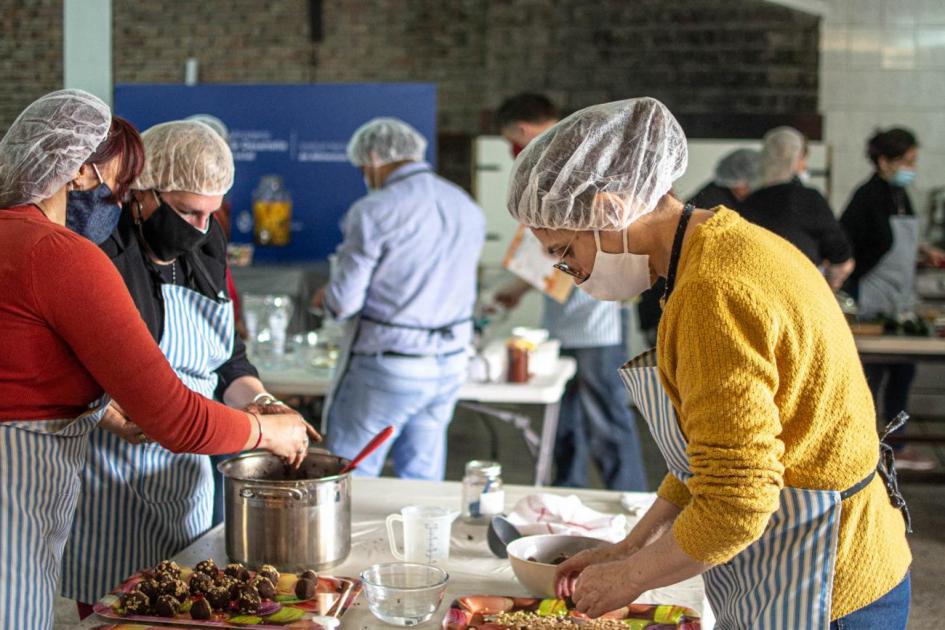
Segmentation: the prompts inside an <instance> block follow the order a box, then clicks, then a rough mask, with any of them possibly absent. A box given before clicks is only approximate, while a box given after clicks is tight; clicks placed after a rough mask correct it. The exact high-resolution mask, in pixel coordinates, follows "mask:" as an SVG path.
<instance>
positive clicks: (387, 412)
mask: <svg viewBox="0 0 945 630" xmlns="http://www.w3.org/2000/svg"><path fill="white" fill-rule="evenodd" d="M426 146H427V141H426V139H425V138H424V137H423V136H422V135H421V134H420V133H419V132H418V131H417V130H416V129H414V128H413V127H411V126H410V125H408V124H407V123H405V122H403V121H401V120H397V119H395V118H375V119H373V120H371V121H368V122H367V123H365V124H364V125H362V126H361V127H359V128H358V129H357V130H356V131H355V132H354V134H353V135H352V137H351V140H350V141H349V143H348V159H349V161H350V162H351V163H352V164H353V165H355V166H357V167H359V168H360V169H361V171H362V172H363V175H364V178H365V183H366V185H367V187H368V189H369V194H368V195H367V196H365V197H363V198H361V199H359V200H358V201H356V202H355V203H354V204H353V205H352V206H351V208H350V209H349V210H348V212H347V213H346V214H345V216H344V219H343V220H342V232H343V236H344V240H343V242H342V243H341V244H340V245H339V246H338V250H337V252H336V256H337V259H336V264H334V265H333V268H332V273H331V279H330V281H329V283H328V285H327V286H326V287H325V288H323V289H321V290H319V292H318V293H316V295H315V296H314V297H313V300H312V306H313V307H316V308H324V309H325V310H327V311H328V312H329V313H330V314H331V316H332V317H334V318H337V319H339V320H341V321H343V322H344V326H345V337H344V339H343V340H342V343H341V344H340V346H341V348H340V351H339V358H338V364H337V366H336V367H335V374H334V378H333V382H332V387H331V391H330V392H329V395H328V396H327V398H326V400H325V408H324V413H323V423H322V430H323V431H325V432H326V439H327V444H328V448H329V450H331V452H332V453H335V454H336V455H339V456H341V457H347V458H353V457H354V456H355V455H356V454H357V453H358V451H360V450H361V448H362V447H363V446H364V445H365V444H367V443H368V441H369V440H370V439H371V438H372V437H374V436H375V435H376V434H377V433H379V432H380V431H381V430H383V429H384V428H385V427H386V426H388V425H392V426H393V427H394V429H395V433H394V436H393V439H392V440H390V441H389V442H386V443H385V444H384V445H382V446H381V447H380V448H379V449H378V450H376V451H375V452H374V453H372V454H371V455H370V456H368V457H367V459H365V460H364V461H363V462H361V464H359V465H358V468H357V469H356V470H355V471H354V473H353V474H355V475H364V476H375V477H376V476H378V475H380V473H381V470H382V469H383V467H384V462H385V460H386V458H387V455H388V453H390V454H391V455H392V459H393V464H394V473H395V474H396V475H397V476H398V477H403V478H411V479H443V476H444V473H445V468H446V432H447V428H448V427H449V423H450V421H451V420H452V418H453V409H454V407H455V405H456V398H457V396H458V395H459V390H460V388H461V387H462V385H463V383H464V382H465V381H466V371H467V364H468V357H467V350H468V347H469V344H470V342H471V341H472V312H473V304H474V302H475V299H476V267H477V265H478V262H479V254H480V252H481V250H482V244H483V241H484V240H485V219H484V217H483V215H482V211H481V210H480V209H479V207H478V206H477V205H476V203H475V202H474V201H473V200H472V199H471V198H470V197H469V195H468V194H466V192H465V191H463V190H462V189H461V188H459V187H457V186H455V185H454V184H452V183H450V182H448V181H446V180H444V179H443V178H441V177H439V176H437V175H436V174H435V173H434V172H433V168H432V167H431V166H430V164H428V163H427V162H425V161H424V159H423V157H424V152H425V151H426Z"/></svg>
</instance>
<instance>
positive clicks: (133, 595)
mask: <svg viewBox="0 0 945 630" xmlns="http://www.w3.org/2000/svg"><path fill="white" fill-rule="evenodd" d="M121 606H122V608H124V609H125V614H126V615H146V614H148V609H149V608H151V598H150V597H148V596H147V595H145V594H144V593H142V592H141V591H131V592H130V593H125V594H124V595H122V596H121Z"/></svg>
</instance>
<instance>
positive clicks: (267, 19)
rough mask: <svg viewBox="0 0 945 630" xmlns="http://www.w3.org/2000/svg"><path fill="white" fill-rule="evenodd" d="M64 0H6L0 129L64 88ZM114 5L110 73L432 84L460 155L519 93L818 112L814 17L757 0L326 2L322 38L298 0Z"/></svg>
mask: <svg viewBox="0 0 945 630" xmlns="http://www.w3.org/2000/svg"><path fill="white" fill-rule="evenodd" d="M61 1H62V0H5V2H6V4H10V3H11V2H12V7H13V8H12V9H10V10H7V9H5V10H4V11H3V14H2V16H0V33H2V35H3V37H2V39H0V80H3V82H4V85H5V87H6V88H7V90H6V94H5V95H4V97H3V98H2V99H0V126H5V125H7V124H9V122H10V121H12V119H13V117H14V116H15V115H16V113H17V112H19V110H20V109H22V107H23V106H24V105H25V104H26V103H28V102H29V101H30V100H31V99H33V98H35V97H36V96H38V95H40V94H42V93H44V92H46V91H49V90H51V89H54V88H56V87H58V86H59V85H60V84H61V77H62V63H61V50H62V46H61V41H62V10H61ZM113 2H114V4H113V19H114V54H113V63H114V78H115V81H116V82H121V83H130V82H141V83H144V82H178V81H182V80H183V72H184V70H183V68H184V61H185V60H186V59H187V58H188V57H196V58H197V59H198V60H199V61H200V80H201V81H203V82H211V83H226V82H232V83H259V82H263V83H265V82H273V83H286V82H309V81H321V82H333V81H340V82H349V81H425V82H435V83H436V84H437V85H438V87H439V108H440V120H439V124H440V129H441V131H443V132H447V136H446V137H447V138H448V139H449V142H448V143H447V145H448V147H446V148H447V149H448V150H449V151H451V152H454V151H455V152H456V153H457V154H458V155H459V154H462V153H463V152H464V151H465V147H466V146H467V145H468V138H469V136H470V135H471V134H477V133H480V132H482V131H484V130H485V131H491V129H490V126H491V124H490V122H491V119H490V113H491V111H492V110H493V109H494V108H495V107H496V106H497V105H498V103H499V102H501V100H502V99H503V98H504V97H506V96H508V95H510V94H513V93H516V92H520V91H523V90H532V91H541V92H546V93H548V94H549V95H550V96H552V98H553V99H554V100H556V101H557V102H558V104H559V105H560V106H561V107H562V108H563V109H565V110H574V109H578V108H580V107H583V106H585V105H589V104H591V103H596V102H601V101H606V100H612V99H618V98H625V97H629V96H635V95H650V96H655V97H657V98H660V99H662V100H664V101H665V102H666V103H667V104H668V105H669V106H670V107H671V108H672V109H673V111H674V112H676V113H678V114H680V115H681V116H683V117H684V118H685V120H686V126H687V130H688V131H696V132H697V133H696V135H699V134H698V129H697V128H696V127H697V123H698V121H699V120H706V121H708V120H711V121H712V122H711V124H708V123H707V124H706V125H704V126H706V127H708V128H710V130H712V131H718V130H719V125H718V121H719V120H720V118H719V117H720V116H721V117H722V120H723V121H725V120H728V121H732V124H731V125H730V127H732V128H733V129H732V133H734V132H735V131H737V129H735V128H737V127H739V126H740V125H741V126H742V127H744V124H745V123H744V120H748V119H749V118H750V117H751V116H755V117H756V118H757V117H759V116H760V117H762V120H761V122H760V123H759V125H760V126H764V125H766V124H768V118H766V117H768V116H770V115H775V116H777V115H783V114H791V113H794V114H796V113H802V114H810V113H814V112H816V109H817V67H818V37H819V21H818V19H817V18H814V17H811V16H809V15H806V14H803V13H799V12H796V11H792V10H789V9H785V8H782V7H779V6H777V5H775V4H771V3H769V2H765V1H764V0H595V1H594V2H588V1H586V0H330V1H327V2H322V3H321V4H322V5H323V7H324V8H323V13H322V20H323V29H322V30H323V33H324V38H323V40H322V41H321V42H313V41H312V40H311V38H310V36H309V3H308V2H307V1H306V0H266V1H264V0H201V1H200V2H194V1H192V0H149V1H148V2H141V1H139V0H113ZM733 114H734V116H733ZM738 114H743V115H744V116H745V118H742V119H739V118H738V116H737V115H738ZM700 116H702V117H703V118H701V119H700V118H699V117H700ZM693 120H695V121H697V123H696V126H695V127H694V126H693V124H694V123H692V122H691V121H693ZM751 133H754V130H753V131H752V132H751ZM464 139H465V141H464ZM441 147H443V143H442V142H441ZM456 168H457V171H456V174H455V176H456V178H457V179H462V177H463V169H465V166H462V165H457V166H456Z"/></svg>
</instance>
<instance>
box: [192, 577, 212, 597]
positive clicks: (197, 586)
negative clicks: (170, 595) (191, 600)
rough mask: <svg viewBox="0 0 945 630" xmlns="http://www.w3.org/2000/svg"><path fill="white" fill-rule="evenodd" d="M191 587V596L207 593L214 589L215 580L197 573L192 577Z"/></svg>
mask: <svg viewBox="0 0 945 630" xmlns="http://www.w3.org/2000/svg"><path fill="white" fill-rule="evenodd" d="M188 586H189V587H190V594H191V595H200V594H204V593H207V592H208V591H209V590H210V589H211V588H213V578H211V577H210V576H209V575H207V574H206V573H196V572H194V573H193V574H192V575H191V576H190V583H189V584H188Z"/></svg>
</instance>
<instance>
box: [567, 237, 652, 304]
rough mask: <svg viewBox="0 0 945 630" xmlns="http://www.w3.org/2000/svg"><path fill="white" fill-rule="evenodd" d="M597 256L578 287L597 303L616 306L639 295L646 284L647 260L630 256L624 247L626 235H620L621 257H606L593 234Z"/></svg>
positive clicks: (647, 258)
mask: <svg viewBox="0 0 945 630" xmlns="http://www.w3.org/2000/svg"><path fill="white" fill-rule="evenodd" d="M594 242H595V243H596V244H597V255H596V256H595V257H594V268H593V269H592V270H591V275H590V276H588V278H587V280H585V281H584V282H582V283H581V284H579V285H578V286H579V287H580V288H581V290H583V291H584V292H585V293H587V294H588V295H590V296H591V297H592V298H594V299H597V300H605V301H611V302H619V301H622V300H629V299H631V298H635V297H636V296H638V295H640V294H641V293H643V292H644V291H646V290H647V289H649V288H650V287H651V286H652V284H651V283H650V257H649V256H646V255H644V254H631V253H630V249H629V247H628V245H627V231H626V230H624V231H623V253H622V254H609V253H607V252H605V251H603V250H602V249H601V248H600V233H599V232H598V231H597V230H594Z"/></svg>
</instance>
